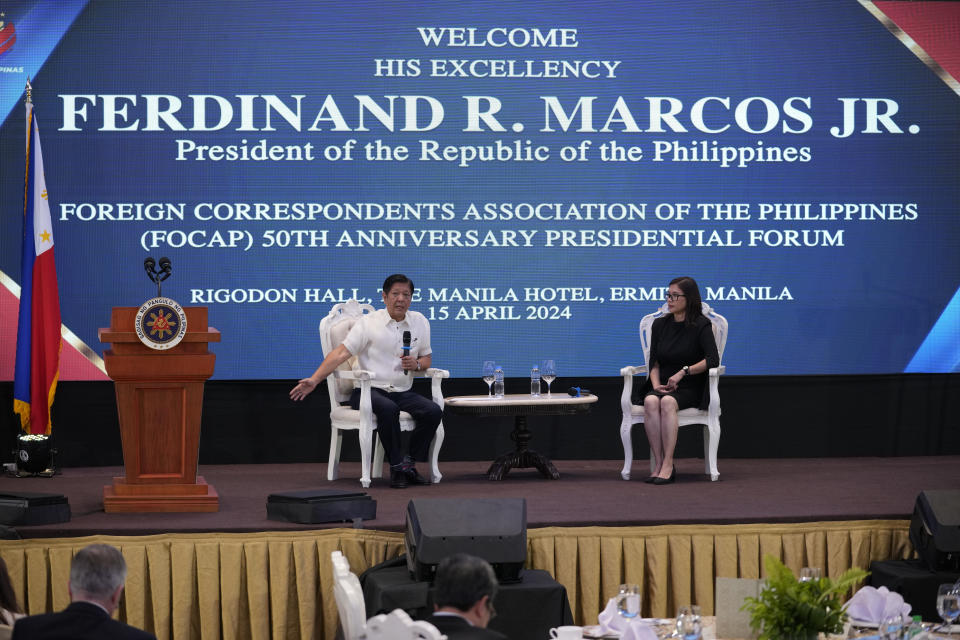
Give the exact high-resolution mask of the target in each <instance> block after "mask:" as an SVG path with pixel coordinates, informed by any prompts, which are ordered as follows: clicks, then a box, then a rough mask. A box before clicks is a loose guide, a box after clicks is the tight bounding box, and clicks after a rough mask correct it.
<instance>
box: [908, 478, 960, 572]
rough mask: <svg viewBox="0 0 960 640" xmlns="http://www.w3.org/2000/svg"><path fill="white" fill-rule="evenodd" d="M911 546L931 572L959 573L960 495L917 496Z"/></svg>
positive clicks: (925, 493)
mask: <svg viewBox="0 0 960 640" xmlns="http://www.w3.org/2000/svg"><path fill="white" fill-rule="evenodd" d="M910 542H911V544H913V548H914V549H915V550H916V552H917V555H919V556H920V559H921V560H922V561H923V563H924V564H925V565H926V566H927V568H929V569H930V570H931V571H960V491H953V490H939V491H922V492H920V495H919V496H917V502H916V504H914V507H913V519H912V520H911V521H910Z"/></svg>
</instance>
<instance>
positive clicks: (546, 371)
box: [540, 360, 557, 396]
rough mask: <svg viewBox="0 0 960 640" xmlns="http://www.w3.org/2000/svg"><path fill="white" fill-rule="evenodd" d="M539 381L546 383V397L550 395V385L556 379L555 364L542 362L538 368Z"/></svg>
mask: <svg viewBox="0 0 960 640" xmlns="http://www.w3.org/2000/svg"><path fill="white" fill-rule="evenodd" d="M540 379H541V380H543V381H544V382H546V383H547V396H549V395H550V383H551V382H553V381H554V380H556V379H557V364H556V363H555V362H554V361H553V360H544V361H543V366H542V367H540Z"/></svg>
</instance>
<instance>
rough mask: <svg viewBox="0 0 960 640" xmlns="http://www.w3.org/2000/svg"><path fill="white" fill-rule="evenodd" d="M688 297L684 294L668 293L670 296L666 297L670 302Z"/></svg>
mask: <svg viewBox="0 0 960 640" xmlns="http://www.w3.org/2000/svg"><path fill="white" fill-rule="evenodd" d="M686 297H687V296H685V295H683V294H682V293H668V294H667V295H666V296H665V298H666V299H667V300H670V301H674V300H676V299H677V298H686Z"/></svg>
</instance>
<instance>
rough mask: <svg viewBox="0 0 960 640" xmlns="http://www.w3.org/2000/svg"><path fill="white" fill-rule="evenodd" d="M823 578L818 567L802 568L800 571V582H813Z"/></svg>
mask: <svg viewBox="0 0 960 640" xmlns="http://www.w3.org/2000/svg"><path fill="white" fill-rule="evenodd" d="M822 576H823V572H822V571H821V570H820V567H802V568H801V569H800V582H813V581H814V580H819V579H820V578H821V577H822Z"/></svg>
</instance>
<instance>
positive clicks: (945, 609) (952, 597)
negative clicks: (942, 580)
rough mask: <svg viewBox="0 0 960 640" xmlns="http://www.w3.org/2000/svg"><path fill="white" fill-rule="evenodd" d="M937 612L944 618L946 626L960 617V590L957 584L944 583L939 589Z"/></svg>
mask: <svg viewBox="0 0 960 640" xmlns="http://www.w3.org/2000/svg"><path fill="white" fill-rule="evenodd" d="M937 613H939V614H940V617H941V618H943V624H944V626H946V625H948V624H953V622H954V621H955V620H956V619H957V618H960V591H958V590H957V586H956V585H954V584H942V585H940V588H939V589H937Z"/></svg>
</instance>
